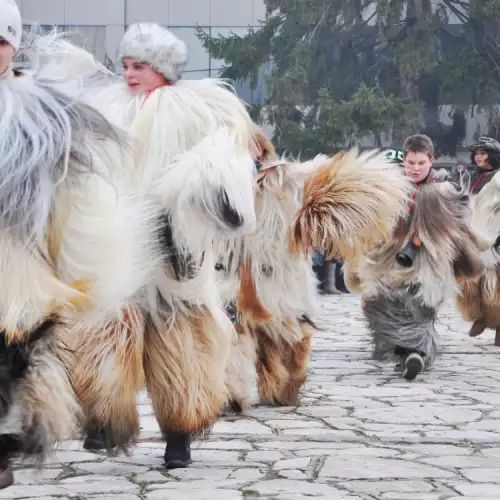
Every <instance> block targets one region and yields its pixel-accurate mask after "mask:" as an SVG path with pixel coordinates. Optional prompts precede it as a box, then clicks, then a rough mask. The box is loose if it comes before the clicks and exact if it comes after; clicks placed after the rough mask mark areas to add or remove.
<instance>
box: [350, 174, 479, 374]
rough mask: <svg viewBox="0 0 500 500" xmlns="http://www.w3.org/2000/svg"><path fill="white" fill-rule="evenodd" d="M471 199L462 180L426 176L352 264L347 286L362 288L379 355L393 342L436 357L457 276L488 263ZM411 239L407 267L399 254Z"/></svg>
mask: <svg viewBox="0 0 500 500" xmlns="http://www.w3.org/2000/svg"><path fill="white" fill-rule="evenodd" d="M466 199H467V195H466V187H464V186H463V185H460V186H456V185H454V184H452V183H450V182H437V183H433V184H423V185H422V186H421V187H420V189H418V190H417V191H416V192H415V196H414V201H413V202H412V203H411V204H410V205H409V206H408V212H407V214H406V217H404V218H401V219H400V221H399V223H398V224H397V226H396V228H395V229H394V231H393V233H392V235H391V237H390V238H388V239H387V240H386V241H385V242H383V243H381V244H379V245H377V246H376V247H374V248H372V250H371V251H370V252H369V253H368V256H367V258H366V260H365V261H364V262H359V263H358V264H357V265H356V266H352V265H349V264H348V265H347V272H346V279H347V282H348V286H349V287H351V288H353V289H357V290H360V291H361V292H362V294H363V308H364V313H365V317H366V319H367V322H368V325H369V328H370V331H371V333H372V335H373V340H374V356H375V357H376V358H377V359H385V358H396V359H397V356H396V354H395V348H396V347H403V348H406V349H411V350H415V351H417V352H420V353H422V354H423V355H424V356H425V361H426V364H427V365H430V364H431V363H432V362H433V361H434V358H435V356H436V354H437V334H436V331H435V327H434V323H435V319H436V316H437V313H438V311H439V308H440V306H441V304H442V303H443V301H444V300H445V299H446V298H447V297H449V296H450V294H452V293H453V290H454V289H455V287H456V283H461V282H463V280H464V279H468V278H471V277H475V276H478V275H479V274H480V273H481V271H482V268H483V264H482V262H481V259H480V253H479V242H478V240H477V239H476V237H475V235H474V234H473V232H472V231H471V228H470V219H471V213H470V209H469V207H468V204H467V201H466ZM409 242H414V243H415V242H416V243H415V245H417V249H416V253H415V255H414V256H413V258H412V261H411V264H410V265H409V266H408V267H403V266H402V265H401V264H400V263H399V262H398V260H397V255H398V253H399V252H401V251H402V250H403V251H404V249H405V248H408V247H407V245H408V243H409Z"/></svg>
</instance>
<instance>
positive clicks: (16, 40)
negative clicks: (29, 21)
mask: <svg viewBox="0 0 500 500" xmlns="http://www.w3.org/2000/svg"><path fill="white" fill-rule="evenodd" d="M22 30H23V23H22V21H21V12H19V7H18V6H17V4H16V2H15V0H0V37H2V38H3V39H5V40H7V41H8V42H9V43H10V44H11V45H12V46H13V47H14V48H15V49H16V51H17V50H19V46H20V45H21V34H22Z"/></svg>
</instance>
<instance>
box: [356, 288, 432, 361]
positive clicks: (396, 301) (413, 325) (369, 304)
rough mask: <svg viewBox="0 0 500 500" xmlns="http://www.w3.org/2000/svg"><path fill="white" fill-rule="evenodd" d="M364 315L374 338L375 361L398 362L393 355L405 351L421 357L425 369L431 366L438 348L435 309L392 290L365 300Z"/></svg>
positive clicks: (415, 298) (417, 298)
mask: <svg viewBox="0 0 500 500" xmlns="http://www.w3.org/2000/svg"><path fill="white" fill-rule="evenodd" d="M364 313H365V318H366V321H367V323H368V328H369V329H370V331H371V333H372V336H373V341H374V350H373V357H374V359H378V360H386V359H393V360H398V361H399V357H398V355H397V354H396V352H395V351H396V349H397V348H404V349H405V350H406V351H415V352H418V353H421V354H422V355H423V356H424V361H425V364H426V366H427V367H429V366H430V365H432V363H433V362H434V359H435V357H436V354H437V348H438V339H437V332H436V329H435V327H434V323H435V320H436V314H437V311H436V310H435V309H433V308H430V307H428V306H426V305H425V304H423V302H422V301H421V299H420V298H419V297H414V296H412V295H411V294H410V293H408V292H406V290H395V291H394V292H393V293H391V294H390V295H384V294H380V295H377V296H374V297H367V298H365V301H364Z"/></svg>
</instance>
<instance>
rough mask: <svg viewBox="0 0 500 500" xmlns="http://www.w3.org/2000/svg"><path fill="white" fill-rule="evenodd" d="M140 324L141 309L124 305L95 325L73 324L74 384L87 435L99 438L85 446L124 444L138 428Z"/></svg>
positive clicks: (141, 349) (141, 319) (125, 444)
mask: <svg viewBox="0 0 500 500" xmlns="http://www.w3.org/2000/svg"><path fill="white" fill-rule="evenodd" d="M144 323H145V322H144V318H143V316H142V314H141V312H140V311H138V310H128V311H124V313H123V315H122V317H121V318H115V319H113V320H111V321H109V323H108V324H106V325H104V326H103V328H101V329H99V330H94V331H92V330H91V331H89V330H87V329H85V328H84V326H83V325H82V324H78V325H75V327H74V328H73V329H72V332H71V334H72V338H73V340H74V342H75V352H76V356H77V359H78V363H77V364H76V366H75V369H74V370H73V373H72V377H73V381H74V385H75V389H76V392H77V394H78V396H79V398H80V401H81V404H82V406H83V408H84V411H85V413H86V416H87V432H88V437H89V438H99V440H100V441H101V446H97V444H96V446H89V447H90V448H92V447H94V448H100V447H102V446H106V447H107V448H108V449H110V448H112V447H114V446H116V447H119V448H127V447H128V446H129V445H130V444H131V443H132V442H133V441H134V439H135V437H136V436H137V434H138V432H139V415H138V412H137V400H136V394H137V391H138V390H140V389H141V388H142V387H143V386H144V372H143V367H142V354H143V339H144ZM86 444H92V443H90V441H89V442H88V443H86Z"/></svg>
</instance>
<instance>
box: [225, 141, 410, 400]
mask: <svg viewBox="0 0 500 500" xmlns="http://www.w3.org/2000/svg"><path fill="white" fill-rule="evenodd" d="M394 171H396V173H398V168H397V167H396V166H392V165H391V164H390V163H389V162H388V161H387V160H385V158H384V156H383V155H380V154H379V155H375V154H373V153H371V154H363V155H358V154H357V152H356V151H355V150H353V151H350V152H347V153H346V154H343V155H339V156H337V157H334V158H328V157H326V156H323V155H318V156H317V157H315V158H314V159H313V160H311V161H308V162H304V163H294V162H289V161H286V160H283V159H280V160H278V159H277V158H276V157H275V155H270V157H269V158H268V159H267V161H264V162H262V166H261V170H260V172H259V174H258V177H257V179H258V181H257V188H256V195H255V196H256V203H255V205H256V211H257V230H256V231H255V232H254V233H253V234H251V235H247V236H244V237H242V238H240V239H233V240H232V241H229V240H228V241H227V242H226V245H228V246H229V247H230V248H231V250H232V252H231V253H230V254H229V255H231V257H232V260H231V261H230V262H222V264H221V266H220V267H221V271H222V276H225V277H226V281H224V279H223V278H222V277H221V281H222V282H223V283H224V284H225V286H226V288H224V292H223V296H224V298H225V299H226V300H227V301H232V302H233V304H234V306H235V308H234V309H235V315H236V317H237V319H238V324H239V327H240V331H241V335H240V337H241V338H242V340H241V343H242V345H241V349H240V353H241V352H242V351H243V349H246V352H247V353H251V352H252V351H251V349H250V348H249V347H248V344H246V343H244V342H245V340H246V339H248V338H251V339H254V342H255V348H254V353H253V360H254V361H255V362H256V366H257V375H258V387H259V394H260V399H261V400H262V401H264V402H270V403H275V404H295V402H296V400H297V395H298V391H299V389H300V387H301V386H302V384H303V383H304V381H305V379H306V375H307V364H308V360H309V356H310V351H311V335H312V334H313V333H314V330H315V326H314V323H313V322H312V320H311V318H312V317H313V315H314V312H315V302H316V300H317V292H316V284H315V281H316V280H315V278H314V274H313V272H312V266H311V262H310V258H309V252H310V250H311V249H312V248H313V247H317V248H320V249H322V250H323V251H326V250H327V249H328V251H330V250H331V249H332V248H333V249H335V250H337V251H338V256H339V257H341V258H346V257H349V258H355V257H359V256H360V254H361V253H362V252H363V251H366V249H367V247H368V245H369V244H370V242H371V241H372V240H373V239H375V240H377V239H378V238H380V237H381V235H384V234H386V233H387V232H388V231H389V228H390V227H391V226H390V224H389V222H388V220H389V219H390V217H391V216H395V215H398V214H399V213H401V210H402V207H404V201H405V196H406V183H405V181H404V179H402V178H401V176H399V177H397V176H396V178H395V179H394V178H391V177H393V175H394ZM225 250H226V249H225ZM221 253H222V254H223V255H228V253H227V251H224V252H221ZM231 266H232V267H231ZM238 266H239V275H237V273H236V269H238ZM228 276H232V277H233V283H232V288H231V287H230V286H227V285H228V281H227V280H228ZM233 358H234V359H235V360H236V359H238V358H237V356H236V355H234V357H233ZM241 358H244V356H241ZM246 359H247V361H248V360H251V359H252V358H249V357H248V356H247V358H246ZM249 364H250V363H248V362H247V363H246V364H245V365H243V364H242V365H241V369H244V370H245V371H246V372H247V373H249V372H250V370H249V369H248V366H249ZM233 380H235V377H234V376H233ZM245 390H246V391H247V393H246V395H247V396H246V397H248V390H249V389H248V387H247V388H243V389H241V388H240V391H239V392H237V391H233V393H232V394H233V397H235V399H238V397H239V398H241V395H242V394H244V391H245ZM235 392H236V393H235ZM242 399H243V400H244V398H242ZM237 402H239V401H237ZM239 406H241V404H240V405H239Z"/></svg>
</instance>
